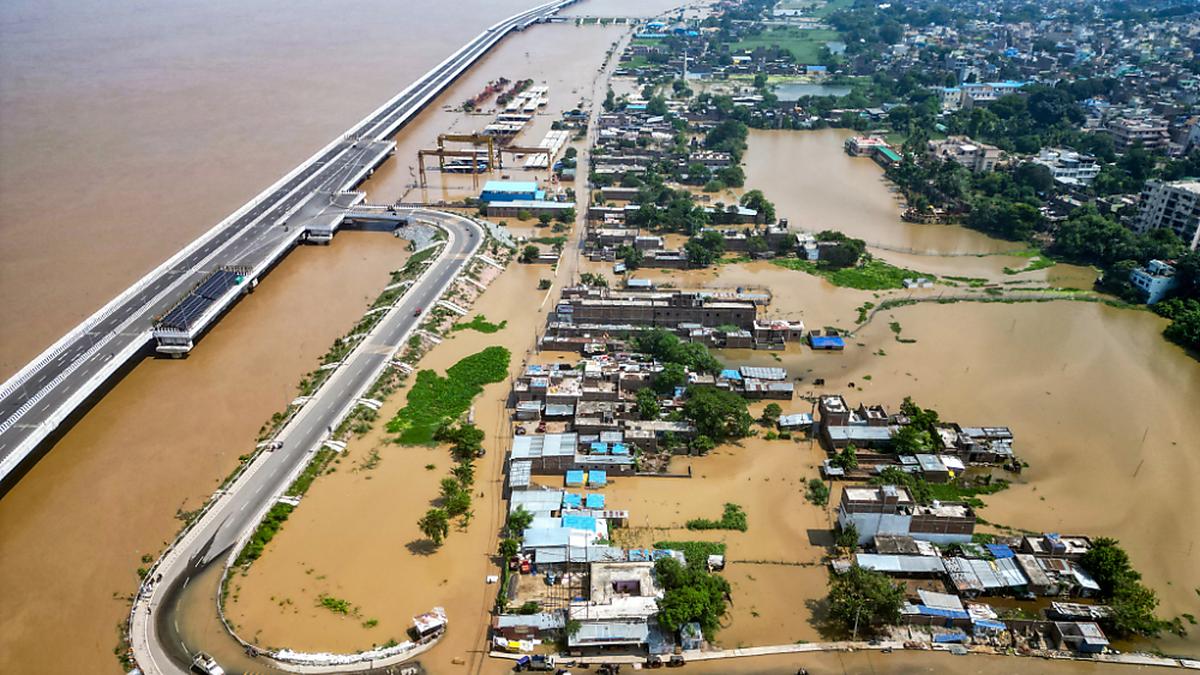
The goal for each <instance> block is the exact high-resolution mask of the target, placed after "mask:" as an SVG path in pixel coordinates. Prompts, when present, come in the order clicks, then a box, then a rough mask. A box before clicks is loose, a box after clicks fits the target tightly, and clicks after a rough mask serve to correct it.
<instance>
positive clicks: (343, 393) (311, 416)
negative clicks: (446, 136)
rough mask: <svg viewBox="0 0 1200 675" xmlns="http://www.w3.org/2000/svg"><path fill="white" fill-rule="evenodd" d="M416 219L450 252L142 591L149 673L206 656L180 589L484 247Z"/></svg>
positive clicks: (251, 518)
mask: <svg viewBox="0 0 1200 675" xmlns="http://www.w3.org/2000/svg"><path fill="white" fill-rule="evenodd" d="M402 212H403V211H402ZM417 215H419V216H420V217H421V218H423V219H430V220H436V221H437V222H438V223H440V224H441V225H442V226H443V227H444V228H445V229H446V230H447V231H448V232H449V233H450V236H449V239H448V241H447V243H446V244H445V246H446V248H445V250H444V251H443V252H442V253H441V254H440V255H439V256H438V258H436V259H435V260H436V262H434V263H433V265H432V266H431V267H430V268H429V269H428V270H427V271H426V272H425V274H424V275H423V276H422V277H421V278H420V280H419V282H418V283H417V284H414V285H413V286H412V287H411V288H410V289H409V291H408V293H406V294H405V295H404V296H402V298H401V299H400V301H399V302H398V304H397V305H396V307H395V308H394V309H393V310H391V311H390V312H389V313H388V314H387V315H386V316H385V317H384V318H383V320H382V321H381V322H380V324H379V325H378V326H377V327H376V328H375V329H374V330H373V331H372V333H371V334H370V335H369V336H368V337H367V338H365V339H364V341H363V343H362V344H360V345H359V346H358V347H357V348H356V349H355V351H354V352H352V353H351V355H350V356H349V357H348V358H347V360H346V361H345V362H344V363H343V364H342V365H341V366H340V367H339V368H338V369H337V370H336V371H335V372H334V374H333V375H332V376H331V377H330V378H329V380H328V381H327V382H326V383H325V384H324V385H323V386H322V387H321V389H320V390H319V391H318V392H317V393H316V394H315V395H314V397H313V398H312V400H310V401H309V403H308V404H307V405H306V406H305V407H304V408H303V409H302V410H301V412H300V413H299V414H298V415H297V416H296V418H295V419H293V421H292V422H291V423H289V424H288V425H287V427H285V429H284V430H283V431H282V432H281V433H280V435H279V437H278V439H279V440H280V441H281V442H282V443H283V447H281V448H280V449H278V450H274V451H270V452H267V453H264V454H263V455H261V456H260V459H258V460H256V462H255V463H254V465H252V466H251V467H250V468H248V469H247V471H246V473H245V474H244V475H243V477H242V478H241V479H239V480H238V481H236V482H235V483H234V484H233V485H231V486H230V487H229V488H228V491H227V492H226V493H225V494H224V495H222V496H221V497H220V498H219V499H218V500H217V501H216V502H215V503H214V504H213V505H212V507H210V509H209V511H208V512H207V513H206V514H205V515H204V516H203V517H202V518H201V519H200V520H199V521H198V522H197V524H196V525H195V526H194V527H193V528H192V530H191V531H190V532H189V533H188V534H187V536H186V537H185V538H184V539H183V540H182V541H181V542H180V543H179V545H178V546H176V548H175V549H174V550H172V551H171V552H170V553H169V554H168V555H167V556H166V557H164V558H163V560H162V561H161V562H160V563H159V565H158V566H157V567H156V568H155V570H154V571H153V573H154V574H155V575H160V574H161V575H162V580H161V581H158V582H156V583H152V584H149V585H148V587H144V588H143V591H142V597H141V599H140V600H139V602H138V603H137V605H136V607H135V612H134V620H133V622H132V629H131V636H132V639H133V643H134V648H135V653H136V654H137V659H138V664H139V665H140V666H141V667H142V668H143V671H144V672H146V673H182V672H184V671H185V670H186V668H187V666H188V665H189V664H190V659H191V657H190V655H189V654H188V653H187V652H186V651H185V649H189V648H190V649H191V650H192V651H196V650H203V649H204V646H203V645H186V646H185V645H183V643H182V638H181V635H182V633H183V631H180V630H179V629H178V626H177V624H176V621H177V620H179V619H180V617H181V614H180V613H178V612H176V610H177V609H178V602H179V595H180V591H181V590H182V587H183V586H184V585H185V584H186V582H187V581H188V580H190V579H191V578H192V577H193V576H194V575H196V574H198V573H199V572H200V571H202V570H204V569H205V568H206V567H207V566H208V565H209V564H211V563H213V562H214V561H217V560H219V559H221V558H222V557H224V556H227V555H229V554H230V553H231V550H232V547H233V546H234V545H235V544H236V543H237V542H238V541H239V539H241V538H242V537H243V536H244V535H246V534H247V533H249V532H250V531H252V530H253V528H254V527H255V526H256V525H257V523H258V521H259V520H260V519H261V517H262V515H263V514H264V513H265V511H266V510H267V509H268V508H269V507H270V506H271V504H273V503H274V499H275V497H276V496H277V495H279V494H281V493H282V492H283V491H284V490H285V489H286V488H287V486H288V485H289V484H290V483H291V481H292V480H293V479H294V477H295V475H296V474H297V473H298V472H299V471H300V470H301V469H302V468H303V467H304V466H305V465H306V464H307V461H308V460H309V459H310V458H311V456H312V454H313V453H314V452H315V451H316V449H318V448H319V446H320V445H321V443H323V442H324V440H325V439H326V438H327V437H328V435H329V430H330V429H331V428H333V427H335V426H336V425H337V424H339V423H340V420H341V419H342V417H343V416H344V415H345V413H346V412H347V411H348V410H349V409H350V408H351V407H352V406H353V405H354V403H355V402H356V401H357V399H358V398H359V397H360V396H361V395H362V393H363V392H365V391H366V390H367V389H368V388H369V387H370V385H371V384H372V382H373V381H374V379H375V377H376V376H377V374H378V373H379V372H380V370H381V369H382V368H383V367H384V366H385V365H386V362H387V361H388V360H389V359H390V358H391V355H392V354H393V353H394V352H395V351H396V350H398V349H399V348H400V347H401V346H403V344H404V342H405V341H406V340H407V338H408V336H409V334H410V332H411V331H412V330H414V329H415V328H416V327H417V326H418V325H419V324H420V322H421V321H422V319H423V316H421V317H418V316H414V314H415V313H417V310H418V309H422V310H428V309H429V308H430V307H432V305H433V304H434V303H435V302H436V301H437V299H438V297H439V296H440V295H441V293H442V292H443V291H444V289H445V288H446V287H447V286H449V284H450V282H451V281H453V279H454V278H455V276H456V275H457V274H458V273H459V272H460V271H462V269H463V268H464V267H465V266H466V264H467V263H468V261H469V260H470V258H471V257H472V255H473V254H474V253H475V251H476V250H477V249H478V247H479V245H480V243H481V242H482V240H483V233H482V231H481V228H480V227H479V226H478V225H476V224H475V223H474V222H473V221H471V220H468V219H466V218H463V217H461V216H457V215H453V214H446V213H440V212H433V211H420V212H418V214H417ZM424 313H425V311H422V312H421V314H422V315H424ZM214 611H215V608H214ZM151 617H153V620H151ZM230 640H232V638H230Z"/></svg>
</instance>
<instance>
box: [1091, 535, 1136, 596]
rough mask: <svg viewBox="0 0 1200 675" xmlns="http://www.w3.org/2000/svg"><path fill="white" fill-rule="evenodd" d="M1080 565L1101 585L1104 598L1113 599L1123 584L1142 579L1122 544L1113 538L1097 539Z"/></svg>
mask: <svg viewBox="0 0 1200 675" xmlns="http://www.w3.org/2000/svg"><path fill="white" fill-rule="evenodd" d="M1079 564H1080V565H1083V567H1084V569H1086V570H1087V571H1088V572H1089V573H1090V574H1091V575H1092V578H1093V579H1095V580H1096V583H1097V584H1100V593H1101V594H1102V595H1103V596H1104V597H1112V595H1113V594H1114V593H1116V591H1117V588H1118V587H1120V585H1121V584H1122V583H1123V582H1125V581H1131V580H1132V581H1138V580H1139V579H1141V578H1142V575H1141V574H1139V573H1138V572H1137V571H1136V570H1134V569H1133V564H1132V563H1131V562H1130V561H1129V554H1128V553H1126V552H1125V549H1123V548H1121V542H1119V541H1117V540H1116V539H1113V538H1111V537H1098V538H1097V539H1095V540H1094V541H1093V542H1092V547H1091V548H1090V549H1088V551H1087V552H1086V553H1084V554H1083V556H1082V557H1081V558H1080V559H1079Z"/></svg>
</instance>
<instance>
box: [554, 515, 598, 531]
mask: <svg viewBox="0 0 1200 675" xmlns="http://www.w3.org/2000/svg"><path fill="white" fill-rule="evenodd" d="M562 525H563V527H565V528H567V529H568V530H587V531H588V532H595V531H596V519H595V518H593V517H591V516H578V515H570V516H563V519H562Z"/></svg>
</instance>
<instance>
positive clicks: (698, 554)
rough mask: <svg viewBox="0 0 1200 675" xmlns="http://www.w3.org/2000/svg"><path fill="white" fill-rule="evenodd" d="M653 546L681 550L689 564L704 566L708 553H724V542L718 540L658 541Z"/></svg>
mask: <svg viewBox="0 0 1200 675" xmlns="http://www.w3.org/2000/svg"><path fill="white" fill-rule="evenodd" d="M654 548H657V549H666V550H669V551H683V557H684V558H685V559H686V560H687V563H688V565H689V566H691V565H699V566H704V565H706V564H707V563H708V556H710V555H725V544H723V543H721V542H719V541H658V542H655V543H654Z"/></svg>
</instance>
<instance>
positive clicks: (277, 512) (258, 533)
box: [233, 502, 294, 567]
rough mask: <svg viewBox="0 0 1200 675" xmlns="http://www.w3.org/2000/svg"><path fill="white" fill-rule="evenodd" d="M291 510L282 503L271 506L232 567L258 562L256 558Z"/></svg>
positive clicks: (290, 506) (288, 505)
mask: <svg viewBox="0 0 1200 675" xmlns="http://www.w3.org/2000/svg"><path fill="white" fill-rule="evenodd" d="M293 508H294V507H293V506H292V505H291V504H284V503H282V502H281V503H278V504H276V505H274V506H272V507H271V510H270V511H267V515H266V517H265V518H263V520H262V522H261V523H259V524H258V529H257V530H255V531H254V534H252V535H250V541H248V542H246V546H245V548H243V549H242V552H241V553H239V554H238V557H237V560H235V561H234V563H233V564H234V566H239V567H240V566H242V565H247V564H249V563H252V562H254V561H255V560H258V557H259V556H261V555H262V552H263V548H264V547H265V546H266V545H267V544H268V543H270V541H271V539H273V538H274V537H275V533H276V532H278V531H279V528H280V527H281V526H282V525H283V522H284V521H285V520H287V519H288V515H289V514H290V513H291V512H292V509H293Z"/></svg>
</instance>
